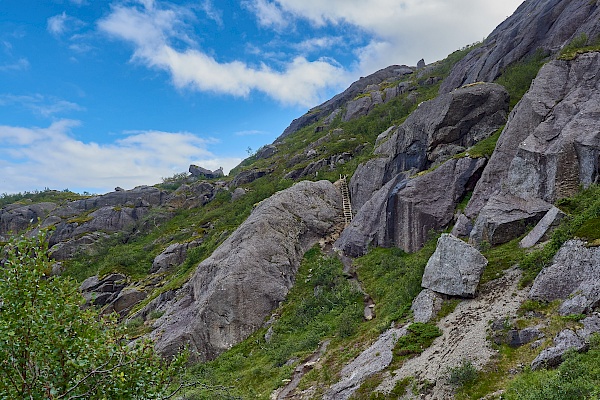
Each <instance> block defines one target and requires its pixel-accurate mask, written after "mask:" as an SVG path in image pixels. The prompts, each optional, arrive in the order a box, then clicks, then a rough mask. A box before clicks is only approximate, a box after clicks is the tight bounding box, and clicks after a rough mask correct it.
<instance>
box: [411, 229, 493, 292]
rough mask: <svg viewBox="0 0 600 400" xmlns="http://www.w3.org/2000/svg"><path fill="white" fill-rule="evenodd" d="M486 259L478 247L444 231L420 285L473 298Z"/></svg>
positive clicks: (485, 264) (436, 290) (486, 262)
mask: <svg viewBox="0 0 600 400" xmlns="http://www.w3.org/2000/svg"><path fill="white" fill-rule="evenodd" d="M487 264H488V261H487V259H486V258H485V257H484V256H483V255H482V254H481V253H480V252H479V251H477V249H476V248H474V247H472V246H471V245H469V244H467V243H465V242H463V241H462V240H460V239H458V238H455V237H454V236H452V235H449V234H442V236H440V238H439V239H438V243H437V248H436V249H435V252H434V253H433V255H432V256H431V257H430V258H429V261H427V265H426V266H425V272H424V273H423V280H422V282H421V286H423V287H424V288H427V289H431V290H433V291H435V292H438V293H442V294H447V295H450V296H461V297H474V296H475V292H476V291H477V286H478V285H479V280H480V279H481V275H482V274H483V270H484V269H485V267H486V266H487Z"/></svg>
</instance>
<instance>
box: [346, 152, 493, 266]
mask: <svg viewBox="0 0 600 400" xmlns="http://www.w3.org/2000/svg"><path fill="white" fill-rule="evenodd" d="M484 165H485V160H484V159H472V158H469V157H465V158H461V159H451V160H448V161H447V162H445V163H444V164H442V165H441V166H440V167H439V168H437V169H435V170H434V171H432V172H430V173H428V174H425V175H422V176H418V177H415V178H406V177H405V175H404V174H400V175H398V176H397V177H396V179H394V180H391V181H390V182H388V183H387V184H386V185H385V186H384V187H383V188H381V189H380V190H378V191H377V192H375V194H374V195H373V196H372V197H371V199H370V200H369V201H367V203H365V205H364V206H363V207H362V208H361V209H360V210H359V212H358V213H357V215H356V217H355V218H354V220H353V221H352V223H351V224H350V226H349V227H347V228H346V229H345V230H344V231H343V232H342V234H341V236H340V238H339V239H338V240H337V242H336V243H335V246H336V248H339V249H341V250H342V251H343V252H344V253H345V254H347V255H350V256H360V255H363V254H365V253H366V251H367V248H368V247H369V246H370V245H373V246H386V247H391V246H395V247H400V248H401V249H403V250H404V251H408V252H413V251H416V250H418V249H420V248H421V247H422V246H423V244H424V243H425V241H426V240H427V239H428V235H429V232H430V230H432V229H440V228H442V227H444V226H447V225H448V224H449V223H450V222H451V221H452V218H453V216H454V210H455V208H456V205H457V204H458V202H459V201H460V200H461V198H462V197H463V196H464V195H465V193H466V192H467V191H468V190H470V189H471V188H473V186H474V185H475V182H476V181H477V178H478V177H479V175H480V174H481V170H482V169H483V166H484Z"/></svg>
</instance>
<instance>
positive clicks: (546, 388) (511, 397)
mask: <svg viewBox="0 0 600 400" xmlns="http://www.w3.org/2000/svg"><path fill="white" fill-rule="evenodd" d="M599 397H600V335H598V334H596V335H595V336H594V337H592V339H591V343H590V350H589V351H588V352H587V353H584V354H577V353H575V352H571V353H569V354H568V355H567V357H566V360H565V361H564V362H563V363H562V364H561V365H560V366H559V367H558V369H556V370H541V371H535V372H532V371H530V370H527V371H526V372H525V373H523V374H521V375H520V376H519V377H517V379H515V380H514V381H513V382H511V384H510V386H509V388H508V390H507V391H506V393H505V394H504V397H503V398H506V399H507V400H517V399H518V400H580V399H590V400H591V399H598V398H599Z"/></svg>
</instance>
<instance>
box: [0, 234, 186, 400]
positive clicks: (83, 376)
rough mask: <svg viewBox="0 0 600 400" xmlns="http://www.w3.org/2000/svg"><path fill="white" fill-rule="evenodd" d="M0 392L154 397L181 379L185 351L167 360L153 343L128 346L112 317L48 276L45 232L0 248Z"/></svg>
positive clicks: (10, 395)
mask: <svg viewBox="0 0 600 400" xmlns="http://www.w3.org/2000/svg"><path fill="white" fill-rule="evenodd" d="M0 252H1V253H2V254H4V255H5V260H4V262H3V265H2V267H1V268H0V299H2V301H1V303H0V304H1V305H0V311H1V314H0V315H1V318H0V397H1V398H3V399H25V398H27V399H30V398H31V399H46V398H53V399H59V398H85V399H106V398H111V399H117V398H118V399H156V398H164V397H165V396H167V395H169V392H170V391H169V386H170V384H171V383H173V382H175V381H179V378H180V377H181V373H182V370H183V368H184V362H185V358H183V357H177V358H176V360H175V361H174V362H173V363H172V364H171V365H170V366H169V365H167V364H165V362H164V361H163V360H162V359H161V358H160V357H159V356H157V355H155V354H154V351H153V345H152V343H150V342H148V341H139V342H137V343H136V344H133V345H131V346H130V345H128V341H127V340H126V337H125V336H124V331H123V329H122V327H120V326H119V325H117V323H116V317H115V316H111V317H108V318H102V317H100V316H99V315H98V311H96V309H95V308H93V307H92V308H88V309H85V310H84V309H82V308H81V305H82V304H83V303H84V299H83V297H82V296H81V294H80V293H79V291H78V290H77V284H76V283H75V282H74V281H73V280H71V279H68V278H63V277H59V276H53V277H49V276H48V275H47V274H48V272H49V271H50V270H51V267H52V263H51V261H50V260H49V259H48V256H47V243H46V240H45V237H44V236H43V235H40V236H37V237H34V238H25V237H18V238H12V239H10V240H9V242H8V243H7V244H6V245H5V246H4V247H3V248H2V249H0Z"/></svg>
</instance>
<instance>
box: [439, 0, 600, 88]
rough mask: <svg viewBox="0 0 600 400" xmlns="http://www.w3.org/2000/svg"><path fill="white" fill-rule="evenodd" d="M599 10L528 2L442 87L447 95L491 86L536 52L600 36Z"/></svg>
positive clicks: (569, 1)
mask: <svg viewBox="0 0 600 400" xmlns="http://www.w3.org/2000/svg"><path fill="white" fill-rule="evenodd" d="M599 18H600V8H599V7H598V5H597V3H596V2H595V1H589V0H528V1H525V2H524V3H523V4H522V5H521V6H520V7H519V8H518V9H517V10H516V11H515V13H514V14H513V15H512V16H511V17H509V18H508V19H507V20H505V21H504V22H503V23H501V24H500V25H499V26H498V27H497V28H496V29H495V30H494V31H493V32H492V33H491V34H490V35H489V36H488V37H487V38H486V39H485V40H484V42H483V44H482V45H481V46H479V47H477V48H475V49H474V50H472V51H471V52H470V53H469V54H467V56H466V57H465V58H463V59H462V60H461V61H459V62H458V63H457V64H456V65H455V66H454V68H453V69H452V71H451V72H450V75H449V76H448V77H447V78H446V79H445V80H444V82H443V83H442V86H441V87H440V93H447V92H450V91H452V90H453V89H455V88H458V87H461V86H462V85H465V84H468V83H473V82H482V81H483V82H492V81H494V80H495V79H496V78H497V77H498V76H499V75H500V74H501V73H502V71H503V70H504V69H505V68H506V67H508V66H509V65H512V64H514V63H515V62H517V61H520V60H523V59H525V58H527V57H528V56H532V55H533V54H534V53H535V52H537V51H542V52H544V53H546V54H547V53H556V52H558V51H559V50H560V49H561V47H563V46H564V45H565V44H567V43H568V42H570V41H571V40H572V39H573V38H576V37H578V36H580V35H581V34H586V35H587V37H588V38H589V39H590V40H593V39H595V38H596V37H597V36H598V35H599V34H600V25H599V24H598V19H599Z"/></svg>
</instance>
